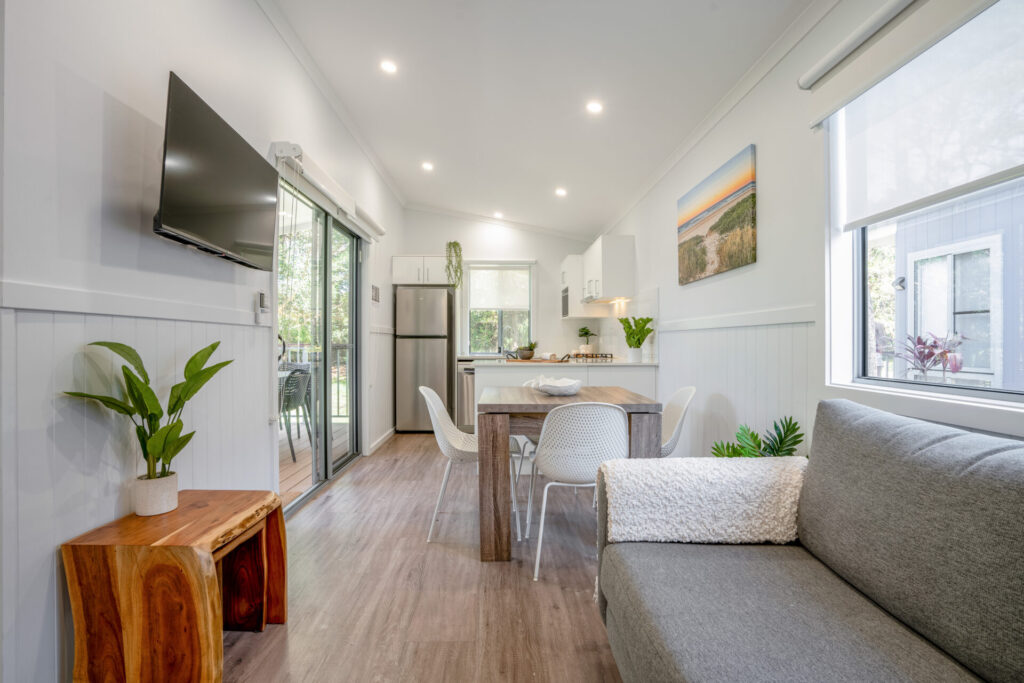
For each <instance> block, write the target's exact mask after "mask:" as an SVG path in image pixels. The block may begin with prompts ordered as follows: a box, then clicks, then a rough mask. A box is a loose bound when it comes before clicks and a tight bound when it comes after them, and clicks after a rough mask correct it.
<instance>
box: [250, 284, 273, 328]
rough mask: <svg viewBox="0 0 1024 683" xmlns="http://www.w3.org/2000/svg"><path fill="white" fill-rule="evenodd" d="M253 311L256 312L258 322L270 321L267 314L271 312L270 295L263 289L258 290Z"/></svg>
mask: <svg viewBox="0 0 1024 683" xmlns="http://www.w3.org/2000/svg"><path fill="white" fill-rule="evenodd" d="M253 311H254V312H255V314H256V316H255V317H256V324H257V325H265V324H267V323H268V322H269V321H268V320H267V316H268V315H269V314H270V297H268V296H267V293H266V292H264V291H263V290H258V291H257V292H256V296H255V299H254V301H253Z"/></svg>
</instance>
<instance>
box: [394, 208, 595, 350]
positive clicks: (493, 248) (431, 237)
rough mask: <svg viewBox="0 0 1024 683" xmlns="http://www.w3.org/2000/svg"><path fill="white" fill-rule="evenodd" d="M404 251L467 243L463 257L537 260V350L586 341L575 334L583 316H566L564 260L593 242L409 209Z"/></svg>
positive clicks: (434, 249) (435, 250)
mask: <svg viewBox="0 0 1024 683" xmlns="http://www.w3.org/2000/svg"><path fill="white" fill-rule="evenodd" d="M403 224H404V226H405V227H404V233H403V239H402V241H401V244H400V246H399V247H398V249H399V251H398V253H399V254H439V255H440V254H444V245H445V242H449V241H451V240H457V241H458V242H460V243H461V244H462V258H463V260H464V261H486V260H489V259H493V260H496V261H515V260H524V261H533V260H536V262H537V263H536V267H535V269H534V274H535V283H534V285H535V288H536V298H535V301H536V306H537V307H536V310H535V311H534V314H533V338H534V339H535V340H536V341H537V342H538V344H539V346H538V347H537V350H538V351H550V352H552V353H559V354H562V353H566V352H568V351H569V350H570V349H571V348H575V347H577V346H579V345H580V344H581V343H582V340H580V339H578V338H577V337H576V331H577V330H578V329H579V328H580V325H581V324H582V321H580V320H567V321H563V320H562V299H561V296H562V287H561V284H560V283H561V266H562V259H563V258H565V257H566V256H567V255H569V254H582V253H583V251H584V250H585V249H586V248H587V246H588V245H589V241H581V240H577V239H572V238H568V237H563V236H559V235H555V234H552V233H550V232H544V231H541V230H531V229H526V228H522V227H517V226H516V225H515V224H512V223H503V222H502V221H497V220H495V221H486V220H482V219H470V218H463V217H460V216H452V215H448V214H441V213H430V212H426V211H419V210H411V209H407V210H406V212H405V220H404V223H403Z"/></svg>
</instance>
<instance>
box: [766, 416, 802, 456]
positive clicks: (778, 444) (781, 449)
mask: <svg viewBox="0 0 1024 683" xmlns="http://www.w3.org/2000/svg"><path fill="white" fill-rule="evenodd" d="M803 441H804V435H803V434H802V433H801V432H800V425H799V424H798V423H797V421H796V420H794V419H793V418H792V417H784V418H782V422H781V423H779V422H773V423H772V430H769V431H767V432H765V442H764V452H765V455H769V456H784V455H794V454H795V453H796V447H797V446H799V445H800V444H801V443H803Z"/></svg>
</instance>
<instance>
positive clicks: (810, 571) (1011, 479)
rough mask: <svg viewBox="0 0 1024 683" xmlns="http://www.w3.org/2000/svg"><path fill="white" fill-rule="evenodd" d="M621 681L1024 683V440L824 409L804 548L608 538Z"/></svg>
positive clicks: (604, 571)
mask: <svg viewBox="0 0 1024 683" xmlns="http://www.w3.org/2000/svg"><path fill="white" fill-rule="evenodd" d="M606 496H607V491H606V487H605V485H604V481H603V480H602V479H601V478H600V477H599V481H598V520H599V528H598V539H599V540H598V548H599V553H598V562H599V572H600V574H599V577H600V584H599V595H598V599H599V604H600V607H601V614H602V616H603V618H604V619H605V625H606V627H607V631H608V639H609V642H610V643H611V648H612V653H613V655H614V657H615V661H616V664H617V665H618V667H619V672H620V673H621V675H622V678H623V680H625V681H627V683H629V682H631V681H645V682H657V681H688V682H693V681H814V682H819V681H929V682H931V681H964V680H978V679H979V678H981V679H985V680H992V681H1024V443H1022V442H1021V441H1016V440H1011V439H1000V438H995V437H992V436H985V435H979V434H974V433H969V432H964V431H961V430H957V429H953V428H950V427H945V426H940V425H935V424H931V423H928V422H923V421H920V420H913V419H909V418H904V417H899V416H896V415H892V414H889V413H885V412H881V411H878V410H874V409H871V408H867V407H864V406H861V405H859V404H856V403H852V402H850V401H841V400H836V401H823V402H822V403H821V404H819V406H818V412H817V419H816V422H815V426H814V434H813V440H812V447H811V452H810V456H809V461H808V465H807V469H806V472H805V476H804V483H803V487H802V489H801V493H800V502H799V507H798V513H797V527H798V532H799V538H800V540H799V542H798V543H795V544H790V545H708V544H684V543H642V542H641V543H637V542H631V543H613V544H608V543H607V526H606V524H605V519H606V510H607V506H608V500H607V497H606Z"/></svg>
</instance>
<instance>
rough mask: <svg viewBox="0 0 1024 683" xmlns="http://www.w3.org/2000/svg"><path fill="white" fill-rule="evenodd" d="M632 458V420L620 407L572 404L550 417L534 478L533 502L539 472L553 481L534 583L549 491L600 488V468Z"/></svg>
mask: <svg viewBox="0 0 1024 683" xmlns="http://www.w3.org/2000/svg"><path fill="white" fill-rule="evenodd" d="M628 457H629V418H628V417H627V416H626V411H625V410H623V409H622V408H620V407H619V406H616V405H612V404H610V403H569V404H567V405H564V406H558V407H557V408H553V409H552V410H551V412H549V413H548V415H547V417H546V418H545V419H544V426H543V427H542V428H541V430H540V440H539V441H538V442H537V451H536V456H535V457H534V458H533V472H532V473H531V474H532V475H533V476H531V477H530V491H531V496H530V498H531V500H532V498H533V495H532V492H533V482H534V480H536V478H537V471H538V470H540V473H541V474H543V475H544V476H545V477H547V478H548V479H550V480H551V481H549V482H548V483H547V484H546V485H545V486H544V498H543V501H542V503H541V506H540V531H539V532H538V534H537V559H536V561H535V562H534V565H533V580H534V581H536V580H537V575H538V573H539V572H540V551H541V547H542V545H543V543H544V515H545V513H546V512H547V506H548V489H550V488H551V487H552V486H570V487H576V488H580V487H591V486H595V487H596V483H597V468H598V467H600V466H601V463H602V462H604V461H606V460H614V459H617V458H628ZM531 505H532V504H531ZM527 529H529V523H527ZM527 536H529V531H527Z"/></svg>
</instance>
